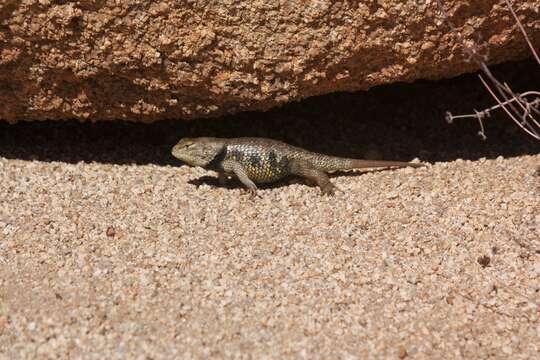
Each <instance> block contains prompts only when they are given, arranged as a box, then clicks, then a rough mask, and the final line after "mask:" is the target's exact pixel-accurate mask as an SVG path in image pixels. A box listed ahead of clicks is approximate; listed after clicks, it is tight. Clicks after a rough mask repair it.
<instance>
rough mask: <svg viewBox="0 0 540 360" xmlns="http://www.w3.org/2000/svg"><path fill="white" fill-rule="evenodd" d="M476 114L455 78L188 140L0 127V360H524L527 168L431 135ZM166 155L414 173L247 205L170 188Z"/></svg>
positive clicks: (471, 132) (495, 138)
mask: <svg viewBox="0 0 540 360" xmlns="http://www.w3.org/2000/svg"><path fill="white" fill-rule="evenodd" d="M520 66H522V67H521V68H520V67H519V66H518V67H517V68H518V69H523V68H527V67H528V66H530V64H525V65H520ZM514 68H515V65H512V66H511V69H514ZM498 70H499V71H501V72H506V71H508V72H509V73H510V75H511V73H512V71H510V70H509V68H508V66H507V67H504V66H503V67H500V68H499V69H498ZM510 80H512V81H514V83H518V84H519V83H520V81H522V80H523V81H524V84H525V85H527V81H529V80H530V81H533V83H536V84H538V81H537V79H531V78H529V77H515V76H514V77H510ZM464 93H467V94H468V96H467V97H466V98H463V94H464ZM458 100H459V101H458ZM487 101H488V98H487V97H485V96H484V94H483V92H482V91H481V88H480V85H479V84H478V83H477V80H476V79H475V78H474V77H472V76H465V77H462V78H459V79H454V80H450V81H446V82H439V83H417V84H413V85H395V86H392V87H385V88H379V89H374V90H372V91H370V92H368V93H359V94H337V95H334V96H325V97H320V98H315V99H310V100H308V101H305V102H303V103H299V104H292V105H290V106H288V107H285V108H283V109H280V110H276V111H273V112H270V113H265V114H243V115H239V116H236V117H231V118H225V119H220V120H204V121H202V120H201V121H198V122H197V123H190V124H185V123H160V124H154V125H151V126H146V125H135V124H119V123H108V124H97V125H90V124H88V125H83V124H77V123H40V124H38V123H32V124H18V125H14V126H8V125H6V124H2V125H0V240H1V241H0V357H1V358H6V359H8V358H27V359H35V358H72V359H73V358H88V359H90V358H95V359H103V358H110V359H119V358H140V359H162V358H173V357H180V356H181V357H183V358H273V359H279V358H308V359H315V358H342V359H357V358H358V359H359V358H365V357H370V358H400V359H403V358H509V357H511V358H514V359H526V358H534V357H535V356H537V355H538V353H539V351H540V345H539V344H540V326H539V316H540V313H539V299H540V281H539V278H540V240H539V239H540V230H539V229H540V200H539V199H540V176H539V175H538V174H537V173H536V171H537V167H538V166H539V165H540V146H539V144H538V143H535V142H533V141H532V140H529V139H528V138H526V137H525V136H524V135H523V134H522V133H521V132H519V131H517V130H515V126H514V125H512V124H510V123H509V122H508V121H507V119H506V118H504V117H502V116H501V117H498V118H497V117H495V118H493V119H490V120H489V121H490V123H489V125H488V126H487V129H488V131H487V132H488V134H487V135H488V140H487V141H486V142H482V141H481V140H479V139H478V138H477V137H476V135H475V132H476V130H477V125H476V124H475V123H468V122H460V123H458V124H455V125H452V126H450V125H447V124H445V123H444V121H443V119H442V117H443V115H444V111H445V110H447V109H448V110H451V111H454V112H456V113H459V112H464V111H467V110H470V109H472V108H475V107H476V108H480V107H481V106H482V104H487ZM186 135H189V136H193V135H218V136H231V135H253V136H264V135H266V136H269V137H273V138H280V139H283V140H286V141H289V142H291V143H294V144H297V145H301V146H305V147H308V148H310V149H312V150H319V151H324V152H326V153H332V154H337V155H346V156H354V157H367V158H385V159H395V160H407V159H412V158H419V159H421V160H422V161H428V162H430V163H432V165H431V166H429V167H427V168H424V169H401V170H396V171H379V172H366V173H363V174H359V173H355V174H352V176H351V174H341V175H339V176H335V177H333V178H332V181H333V182H334V183H335V184H337V185H338V186H339V187H340V188H341V189H343V190H344V191H345V193H344V194H337V195H336V196H335V197H325V196H321V195H320V193H319V190H318V189H316V188H313V187H309V186H306V185H304V184H302V183H292V184H291V183H287V182H285V183H282V184H278V185H277V186H272V187H267V188H264V189H262V190H260V191H259V196H258V197H257V198H256V199H254V200H253V199H250V198H249V197H248V196H246V195H245V193H244V192H243V190H242V189H240V188H239V187H238V184H237V183H235V182H232V183H231V184H230V185H229V186H227V187H219V186H218V184H217V181H216V180H215V178H214V174H212V173H210V172H207V171H204V170H202V169H193V168H188V167H186V166H179V165H180V164H178V163H176V162H175V161H174V160H173V159H172V158H171V157H170V155H169V153H168V151H169V147H170V145H171V144H172V143H173V142H174V141H176V140H177V138H178V137H181V136H186Z"/></svg>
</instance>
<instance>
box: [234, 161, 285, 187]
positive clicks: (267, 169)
mask: <svg viewBox="0 0 540 360" xmlns="http://www.w3.org/2000/svg"><path fill="white" fill-rule="evenodd" d="M244 170H245V171H246V174H247V176H248V177H249V178H250V180H251V181H253V182H255V183H270V182H274V181H278V180H281V179H282V178H284V177H285V175H286V174H285V171H283V169H281V168H278V167H271V166H268V165H267V164H257V165H254V164H251V163H246V164H244Z"/></svg>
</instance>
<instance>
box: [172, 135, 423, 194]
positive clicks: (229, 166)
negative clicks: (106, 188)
mask: <svg viewBox="0 0 540 360" xmlns="http://www.w3.org/2000/svg"><path fill="white" fill-rule="evenodd" d="M171 153H172V155H173V156H174V157H175V158H177V159H179V160H181V161H183V162H184V163H186V164H188V165H190V166H198V167H202V168H205V169H207V170H214V171H216V172H217V173H218V176H219V177H218V179H219V182H220V184H224V183H225V182H226V180H227V178H228V176H230V175H234V176H236V177H237V178H238V179H239V180H240V182H241V183H242V184H243V185H244V186H245V187H246V188H247V190H248V192H249V193H251V194H252V195H255V194H256V191H257V185H256V184H263V183H272V182H275V181H279V180H281V179H283V178H285V177H287V176H290V175H293V176H299V177H302V178H305V179H308V180H309V181H311V182H314V183H315V184H317V185H318V186H319V187H320V188H321V191H322V193H323V194H327V195H333V194H334V192H335V190H336V189H337V190H339V189H338V188H337V187H336V186H335V185H334V184H332V183H331V182H330V179H329V178H328V175H327V173H328V172H334V171H345V170H353V169H363V168H381V167H382V168H387V167H407V166H410V167H420V166H423V164H420V163H411V162H400V161H379V160H359V159H349V158H342V157H335V156H328V155H323V154H319V153H315V152H311V151H308V150H305V149H302V148H299V147H296V146H292V145H289V144H286V143H284V142H281V141H278V140H272V139H266V138H249V137H245V138H231V139H225V138H214V137H199V138H183V139H180V141H178V143H177V144H176V145H174V146H173V148H172V150H171Z"/></svg>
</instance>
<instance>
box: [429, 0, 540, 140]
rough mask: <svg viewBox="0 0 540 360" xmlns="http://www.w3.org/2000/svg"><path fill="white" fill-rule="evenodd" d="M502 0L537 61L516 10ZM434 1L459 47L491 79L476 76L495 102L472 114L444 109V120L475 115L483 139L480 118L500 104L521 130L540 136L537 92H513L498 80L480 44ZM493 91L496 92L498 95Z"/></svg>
mask: <svg viewBox="0 0 540 360" xmlns="http://www.w3.org/2000/svg"><path fill="white" fill-rule="evenodd" d="M504 1H505V3H506V5H507V7H508V9H509V10H510V12H511V13H512V15H513V17H514V19H515V21H516V23H517V25H518V27H519V29H520V30H521V32H522V34H523V36H524V37H525V40H526V42H527V44H528V45H529V48H530V49H531V52H532V53H533V55H534V57H535V58H536V60H537V62H538V63H539V64H540V58H539V57H538V53H537V52H536V50H535V49H534V47H533V46H532V44H531V41H530V39H529V37H528V36H527V33H526V31H525V28H524V27H523V25H522V23H521V21H520V20H519V18H518V16H517V14H516V13H515V11H514V9H513V8H512V4H511V3H510V1H509V0H504ZM437 4H438V7H439V10H440V11H441V13H442V15H443V18H444V20H445V22H446V23H447V24H448V26H449V28H450V29H451V31H452V33H453V34H454V35H455V36H456V37H457V38H458V40H459V41H460V42H461V43H462V44H463V49H464V51H465V52H466V54H467V55H468V58H469V61H470V60H472V61H474V62H476V63H477V65H478V66H479V67H480V69H481V70H482V72H483V73H484V74H485V76H486V77H487V79H488V80H489V82H490V83H491V85H490V84H489V83H488V82H487V81H486V80H485V79H484V78H483V77H482V76H479V77H480V80H481V81H482V84H483V85H484V86H485V88H486V89H487V90H488V92H489V93H490V94H491V96H492V97H493V98H494V99H495V101H496V102H497V105H494V106H492V107H490V108H488V109H484V110H482V111H477V110H475V113H474V114H467V115H458V116H454V115H452V113H450V112H447V113H446V116H445V118H446V121H447V122H448V123H452V122H453V120H454V119H460V118H475V119H477V120H478V122H479V124H480V131H479V135H480V136H482V138H483V139H484V140H485V133H484V124H483V120H484V118H486V117H489V116H490V115H491V114H490V112H491V110H495V109H499V108H501V109H503V110H504V111H505V112H506V114H507V115H508V116H509V117H510V118H511V119H512V121H514V122H515V123H516V124H517V125H518V126H519V127H521V129H522V130H523V131H525V132H526V133H527V134H529V135H530V136H532V137H533V138H535V139H537V140H540V122H539V121H538V120H537V119H536V118H535V117H534V116H533V114H535V115H540V110H539V107H540V92H538V91H528V92H525V93H523V94H519V93H514V91H512V89H511V88H510V86H508V84H506V83H501V82H500V81H499V80H498V79H497V78H496V77H495V76H494V75H493V73H492V72H491V70H490V69H489V67H488V66H487V64H486V63H485V57H484V56H483V55H482V54H481V53H480V46H479V45H478V44H477V43H475V42H471V41H465V39H464V38H463V35H462V34H461V32H460V31H459V30H458V29H457V27H456V26H455V25H454V24H453V23H452V21H451V20H450V17H449V16H448V13H447V12H446V10H445V9H444V6H443V4H442V2H441V0H437ZM496 93H498V95H497V94H496ZM527 97H532V99H530V100H529V99H528V98H527Z"/></svg>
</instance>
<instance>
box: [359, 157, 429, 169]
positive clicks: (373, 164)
mask: <svg viewBox="0 0 540 360" xmlns="http://www.w3.org/2000/svg"><path fill="white" fill-rule="evenodd" d="M422 166H424V164H420V163H411V162H404V161H384V160H357V159H351V160H350V168H349V169H363V168H380V167H415V168H418V167H422Z"/></svg>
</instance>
